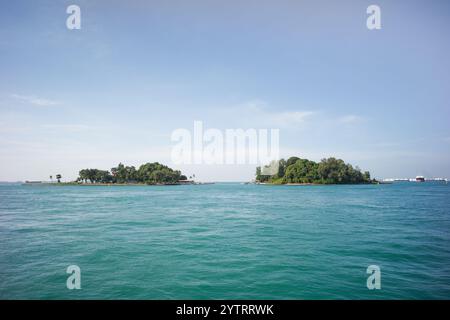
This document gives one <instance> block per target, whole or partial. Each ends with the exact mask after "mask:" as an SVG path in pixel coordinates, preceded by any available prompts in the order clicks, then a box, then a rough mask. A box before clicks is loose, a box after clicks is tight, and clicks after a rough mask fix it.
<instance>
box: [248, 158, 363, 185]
mask: <svg viewBox="0 0 450 320" xmlns="http://www.w3.org/2000/svg"><path fill="white" fill-rule="evenodd" d="M278 165H279V167H278V173H277V174H275V175H272V176H269V175H262V172H263V170H261V167H258V168H256V181H258V182H269V183H276V184H286V183H315V184H358V183H371V182H372V180H371V178H370V173H369V172H368V171H366V172H364V173H362V172H361V170H360V169H359V168H358V167H355V168H354V167H353V166H352V165H351V164H348V163H345V162H344V161H343V160H342V159H336V158H328V159H322V160H321V161H320V162H314V161H311V160H308V159H301V158H298V157H291V158H289V159H288V160H284V159H281V160H280V161H279V162H278Z"/></svg>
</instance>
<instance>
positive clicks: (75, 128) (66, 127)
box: [41, 124, 92, 132]
mask: <svg viewBox="0 0 450 320" xmlns="http://www.w3.org/2000/svg"><path fill="white" fill-rule="evenodd" d="M41 127H42V128H44V129H50V130H62V131H68V132H81V131H88V130H91V129H92V127H91V126H88V125H85V124H43V125H42V126H41Z"/></svg>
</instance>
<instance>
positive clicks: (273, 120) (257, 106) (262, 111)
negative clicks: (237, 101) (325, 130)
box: [239, 100, 317, 127]
mask: <svg viewBox="0 0 450 320" xmlns="http://www.w3.org/2000/svg"><path fill="white" fill-rule="evenodd" d="M243 113H244V114H246V117H248V118H250V119H252V120H254V121H255V122H256V123H264V124H265V125H271V126H277V127H295V126H299V125H303V124H305V123H306V122H307V120H308V119H309V118H310V117H311V116H313V115H314V114H316V113H317V112H315V111H310V110H298V111H272V110H270V108H269V106H268V104H267V103H266V102H264V101H261V100H255V101H250V102H247V103H245V104H243V105H240V106H239V114H241V115H242V114H243Z"/></svg>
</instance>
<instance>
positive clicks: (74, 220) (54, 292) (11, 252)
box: [0, 182, 450, 299]
mask: <svg viewBox="0 0 450 320" xmlns="http://www.w3.org/2000/svg"><path fill="white" fill-rule="evenodd" d="M71 266H72V267H71ZM73 266H76V267H78V268H79V272H77V273H76V274H75V273H74V272H73V270H74V269H73ZM374 266H375V267H374ZM374 268H375V269H374ZM374 270H378V271H379V272H377V271H374ZM68 271H69V273H68ZM374 272H375V273H376V274H375V273H374ZM73 276H77V278H76V279H77V281H78V284H79V288H80V289H76V288H73V286H72V287H71V286H70V285H68V282H69V283H72V284H73V283H75V282H73V281H72V280H73V279H74V278H73ZM374 276H376V277H377V281H379V283H378V284H379V285H378V286H376V287H374V286H373V284H374V283H375V282H374V281H373V279H374V278H373V277H374ZM371 277H372V278H371ZM369 278H370V279H369ZM368 282H369V284H368ZM370 284H372V285H370ZM0 298H1V299H449V298H450V186H449V185H447V184H445V183H443V182H424V183H417V182H399V183H393V184H380V185H329V186H325V185H323V186H286V185H285V186H274V185H252V184H241V183H216V184H212V185H206V184H205V185H184V186H67V185H22V184H1V185H0Z"/></svg>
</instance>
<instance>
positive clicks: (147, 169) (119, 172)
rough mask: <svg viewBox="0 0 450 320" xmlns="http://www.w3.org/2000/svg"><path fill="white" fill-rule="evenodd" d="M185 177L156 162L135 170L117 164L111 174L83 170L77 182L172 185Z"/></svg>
mask: <svg viewBox="0 0 450 320" xmlns="http://www.w3.org/2000/svg"><path fill="white" fill-rule="evenodd" d="M183 178H185V176H182V175H181V172H180V171H178V170H173V169H171V168H169V167H168V166H165V165H163V164H160V163H158V162H153V163H145V164H143V165H141V166H140V167H139V169H137V170H136V168H135V167H134V166H125V165H124V164H122V163H119V164H118V165H117V167H113V168H111V172H109V171H107V170H99V169H83V170H80V172H79V177H78V179H77V180H78V181H79V182H84V183H87V182H88V181H89V182H90V183H145V184H173V183H177V182H178V180H182V179H183Z"/></svg>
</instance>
